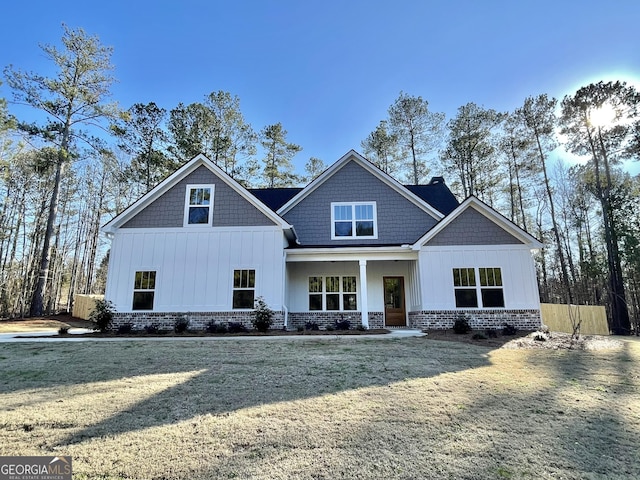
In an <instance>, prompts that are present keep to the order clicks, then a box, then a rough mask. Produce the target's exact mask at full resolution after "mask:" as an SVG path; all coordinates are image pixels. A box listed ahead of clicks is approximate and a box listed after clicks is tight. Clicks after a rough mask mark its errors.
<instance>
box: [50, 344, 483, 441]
mask: <svg viewBox="0 0 640 480" xmlns="http://www.w3.org/2000/svg"><path fill="white" fill-rule="evenodd" d="M179 347H180V348H181V349H182V350H181V351H180V355H178V356H177V357H176V352H175V351H173V352H172V355H173V358H174V363H173V364H171V362H166V360H165V363H163V365H162V368H161V369H160V370H161V371H159V369H158V366H157V365H156V366H155V368H149V369H145V368H141V367H140V366H139V365H138V366H136V367H135V368H134V369H133V370H135V371H136V373H132V374H131V375H130V376H131V377H133V378H134V379H135V376H137V375H144V374H149V373H171V372H194V371H197V370H199V369H200V370H201V369H204V371H203V372H202V373H199V374H195V375H194V376H192V377H190V378H189V379H187V380H186V381H183V382H182V383H177V384H175V385H173V386H171V387H169V388H166V389H164V390H162V391H161V392H159V393H157V394H155V395H152V396H151V397H149V398H146V399H144V400H142V401H139V402H137V403H135V404H134V405H132V406H130V407H128V408H124V409H123V410H121V411H118V412H117V413H115V414H114V415H112V416H109V417H108V418H105V419H103V420H101V421H99V422H97V423H96V424H93V425H89V426H87V427H86V428H83V429H82V430H81V431H79V432H77V433H74V434H71V435H69V436H68V437H66V438H65V439H64V440H62V441H60V442H58V445H70V444H75V443H81V442H83V441H85V440H88V439H92V438H96V437H103V436H109V437H111V436H114V435H118V434H122V433H126V432H132V431H136V430H142V429H147V428H150V427H155V426H162V425H171V424H175V423H178V422H181V421H184V420H188V419H191V418H193V417H196V416H199V415H207V414H210V415H221V414H226V413H229V412H234V411H237V410H240V409H243V408H248V407H253V406H259V405H267V404H274V403H277V402H286V401H291V400H299V399H306V398H312V397H318V396H322V395H326V394H331V393H337V392H342V391H347V390H354V389H360V388H365V387H376V386H385V385H389V384H393V383H395V382H399V381H403V380H407V379H415V378H428V377H432V376H436V375H440V374H443V373H447V372H456V371H460V370H464V369H472V368H477V367H480V366H483V365H487V363H488V355H487V353H488V350H486V349H484V348H480V347H473V346H469V345H462V344H459V345H455V344H452V343H448V342H426V341H424V339H421V338H412V339H389V340H366V339H357V340H353V339H348V338H343V337H338V338H337V339H328V340H304V341H303V340H300V341H295V342H282V341H280V342H269V343H262V344H257V343H255V342H247V341H243V342H225V343H224V344H223V343H210V342H207V343H204V344H201V345H199V346H198V347H197V348H196V346H195V345H194V344H192V343H190V344H181V345H180V346H179ZM156 348H157V349H158V351H159V352H162V350H163V349H164V348H167V344H165V343H162V344H156ZM159 355H161V353H160V354H159ZM142 357H143V358H141V359H140V362H141V363H144V362H153V361H154V360H157V359H158V357H155V359H154V358H153V357H149V356H148V355H147V358H144V357H145V355H142ZM123 368H126V367H123ZM102 373H103V375H102V377H101V380H103V381H105V380H108V378H104V373H105V372H102ZM118 376H120V375H114V377H118ZM77 380H78V381H83V380H84V381H86V379H82V377H81V376H79V377H78V378H77ZM96 380H97V379H92V381H96Z"/></svg>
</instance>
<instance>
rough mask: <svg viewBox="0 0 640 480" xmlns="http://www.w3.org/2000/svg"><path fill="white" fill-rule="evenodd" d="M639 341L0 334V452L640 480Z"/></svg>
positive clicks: (130, 470)
mask: <svg viewBox="0 0 640 480" xmlns="http://www.w3.org/2000/svg"><path fill="white" fill-rule="evenodd" d="M639 361H640V343H638V342H625V343H624V345H623V347H621V348H618V349H611V350H599V351H566V350H558V351H554V350H521V349H517V350H509V349H493V350H491V349H489V348H486V347H482V346H477V345H467V344H462V343H453V342H444V341H435V340H430V339H428V338H409V339H384V340H381V339H363V338H351V337H334V338H328V339H319V340H317V339H300V340H298V341H283V340H282V339H280V340H270V339H266V338H265V339H261V340H253V341H246V340H245V341H240V340H236V339H228V340H223V341H206V340H192V341H188V342H184V341H182V342H181V341H165V342H152V341H135V340H131V341H126V342H81V343H19V344H0V372H2V373H1V376H0V455H71V456H72V457H73V469H74V479H158V480H159V479H204V478H278V479H279V478H282V479H289V478H305V479H312V478H313V479H319V478H326V479H335V478H403V479H415V478H456V479H458V478H468V479H483V478H487V479H494V478H531V479H533V478H536V479H537V478H565V479H585V478H587V479H588V478H593V479H597V478H602V479H604V478H607V479H611V478H621V479H622V478H625V479H626V478H638V477H640V454H639V449H638V443H637V442H638V438H640V376H639V371H638V367H637V365H638V362H639Z"/></svg>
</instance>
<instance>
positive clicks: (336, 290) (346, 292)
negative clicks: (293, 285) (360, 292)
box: [309, 275, 358, 311]
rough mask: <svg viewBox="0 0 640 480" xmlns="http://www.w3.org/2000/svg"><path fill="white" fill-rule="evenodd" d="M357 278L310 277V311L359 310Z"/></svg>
mask: <svg viewBox="0 0 640 480" xmlns="http://www.w3.org/2000/svg"><path fill="white" fill-rule="evenodd" d="M357 309H358V302H357V287H356V277H355V276H353V277H352V276H345V277H340V276H337V275H336V276H327V277H321V276H317V277H309V310H311V311H313V310H327V311H336V310H337V311H346V310H357Z"/></svg>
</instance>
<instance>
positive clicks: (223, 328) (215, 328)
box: [207, 320, 229, 333]
mask: <svg viewBox="0 0 640 480" xmlns="http://www.w3.org/2000/svg"><path fill="white" fill-rule="evenodd" d="M207 332H209V333H228V332H229V329H228V328H227V324H226V323H216V322H214V321H213V320H211V321H210V322H209V323H208V324H207Z"/></svg>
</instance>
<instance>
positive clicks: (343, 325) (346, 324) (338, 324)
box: [333, 318, 351, 330]
mask: <svg viewBox="0 0 640 480" xmlns="http://www.w3.org/2000/svg"><path fill="white" fill-rule="evenodd" d="M333 326H334V328H335V329H336V330H349V329H350V328H351V322H350V321H349V320H345V319H344V318H341V319H340V320H336V321H335V322H334V323H333Z"/></svg>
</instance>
